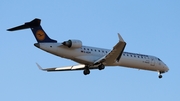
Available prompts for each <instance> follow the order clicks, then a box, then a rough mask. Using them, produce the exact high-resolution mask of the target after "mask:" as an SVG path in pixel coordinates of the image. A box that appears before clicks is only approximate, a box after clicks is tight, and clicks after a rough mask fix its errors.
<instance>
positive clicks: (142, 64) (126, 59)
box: [7, 18, 169, 78]
mask: <svg viewBox="0 0 180 101" xmlns="http://www.w3.org/2000/svg"><path fill="white" fill-rule="evenodd" d="M27 28H30V29H31V31H32V32H33V34H34V37H35V38H36V40H37V43H35V44H34V46H36V47H37V48H39V49H41V50H44V51H46V52H48V53H51V54H54V55H56V56H59V57H62V58H66V59H70V60H72V61H75V62H77V63H78V65H73V66H65V67H53V68H42V67H41V66H40V65H39V64H38V63H36V64H37V66H38V68H39V69H41V70H43V71H47V72H53V71H76V70H83V74H84V75H88V74H90V70H91V69H99V70H103V69H104V68H105V67H108V66H122V67H128V68H134V69H139V70H149V71H155V72H158V77H159V78H162V73H166V72H168V71H169V68H168V66H167V65H166V64H165V63H164V62H163V61H162V60H160V59H159V58H158V57H155V56H151V55H144V54H138V53H131V52H124V49H125V46H126V42H125V41H124V39H123V38H122V37H121V35H120V34H119V33H118V38H119V41H118V43H117V44H116V45H115V46H114V47H113V49H112V50H110V49H104V48H98V47H90V46H84V45H82V41H80V40H77V39H69V40H67V41H63V42H60V43H59V42H57V40H54V39H51V38H50V37H49V36H48V35H47V34H46V32H45V31H44V30H43V28H42V27H41V19H39V18H35V19H34V20H32V21H30V22H26V23H24V24H22V25H19V26H16V27H13V28H10V29H7V31H16V30H23V29H27Z"/></svg>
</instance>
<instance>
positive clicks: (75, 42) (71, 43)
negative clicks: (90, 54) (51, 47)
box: [62, 40, 82, 48]
mask: <svg viewBox="0 0 180 101" xmlns="http://www.w3.org/2000/svg"><path fill="white" fill-rule="evenodd" d="M62 44H63V45H64V46H67V47H69V48H81V47H82V42H81V41H80V40H68V41H64V42H63V43H62Z"/></svg>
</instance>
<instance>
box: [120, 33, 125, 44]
mask: <svg viewBox="0 0 180 101" xmlns="http://www.w3.org/2000/svg"><path fill="white" fill-rule="evenodd" d="M118 37H119V40H120V41H121V42H125V41H124V40H123V38H122V37H121V35H120V34H119V33H118Z"/></svg>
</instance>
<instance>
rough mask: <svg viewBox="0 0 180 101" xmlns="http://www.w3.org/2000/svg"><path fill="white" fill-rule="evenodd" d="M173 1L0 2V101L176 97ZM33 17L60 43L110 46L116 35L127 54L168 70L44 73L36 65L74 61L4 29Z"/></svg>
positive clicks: (177, 100)
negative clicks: (73, 41)
mask: <svg viewBox="0 0 180 101" xmlns="http://www.w3.org/2000/svg"><path fill="white" fill-rule="evenodd" d="M179 5H180V1H179V0H150V1H147V0H146V1H144V0H125V1H124V0H111V1H109V0H98V1H97V0H96V1H92V0H86V1H85V0H79V1H74V0H66V1H62V0H51V1H47V0H1V3H0V13H1V14H0V25H1V27H0V35H1V37H0V38H1V39H0V44H1V48H0V49H1V50H0V51H1V52H0V56H1V62H0V63H1V67H0V101H72V100H73V101H98V100H99V101H157V100H158V101H159V100H160V101H180V67H179V64H178V63H179V56H180V48H179V47H180V40H179V39H180V6H179ZM34 18H40V19H42V23H41V24H42V27H43V28H44V30H45V31H46V32H47V34H48V35H49V36H50V37H51V38H53V39H56V40H58V41H59V42H62V41H65V40H68V39H79V40H81V41H82V42H83V44H84V45H88V46H96V47H102V48H109V49H112V47H113V46H114V45H115V44H116V43H117V42H118V37H117V33H121V35H122V37H123V38H124V40H125V41H126V42H127V45H126V48H125V51H128V52H135V53H142V54H148V55H154V56H157V57H159V58H160V59H161V60H163V61H164V62H165V63H166V64H167V65H168V67H169V68H170V71H169V72H168V73H165V74H163V78H162V79H159V78H158V73H156V72H151V71H143V70H136V69H129V68H124V67H107V68H105V69H104V70H102V71H99V70H92V71H91V74H90V75H88V76H84V75H83V73H82V72H83V71H74V72H51V73H49V72H43V71H40V70H39V69H38V68H37V66H36V64H35V63H36V62H38V63H39V64H40V65H41V66H42V67H44V68H45V67H55V66H67V65H74V64H76V63H75V62H72V61H70V60H67V59H63V58H60V57H57V56H54V55H51V54H49V53H46V52H44V51H42V50H40V49H38V48H36V47H34V45H33V44H34V43H36V40H35V38H34V36H33V34H32V32H31V31H30V30H29V29H27V30H21V31H15V32H8V31H6V29H8V28H11V27H14V26H17V25H20V24H23V23H24V22H28V21H31V20H33V19H34Z"/></svg>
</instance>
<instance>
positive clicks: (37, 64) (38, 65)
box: [36, 63, 46, 71]
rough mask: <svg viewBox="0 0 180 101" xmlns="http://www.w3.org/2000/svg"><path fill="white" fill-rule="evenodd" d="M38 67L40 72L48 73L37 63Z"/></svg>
mask: <svg viewBox="0 0 180 101" xmlns="http://www.w3.org/2000/svg"><path fill="white" fill-rule="evenodd" d="M36 65H37V66H38V68H39V69H40V70H43V71H46V70H45V69H43V68H42V67H41V66H40V65H39V64H38V63H36Z"/></svg>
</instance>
